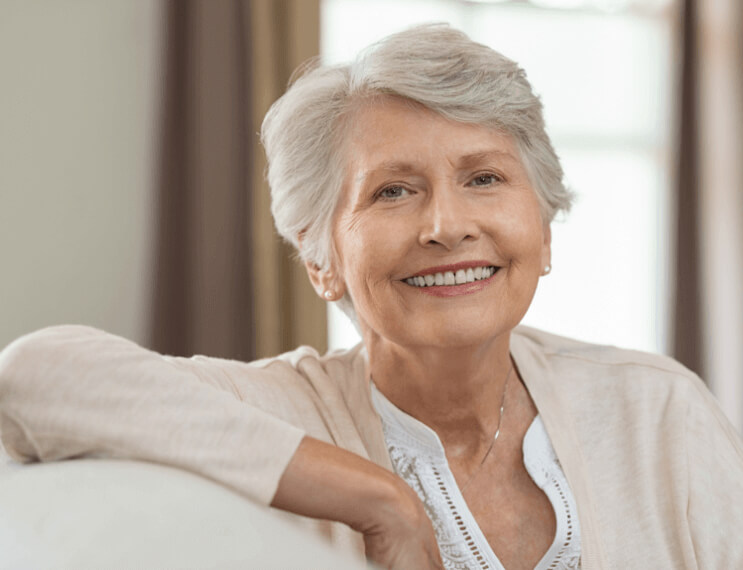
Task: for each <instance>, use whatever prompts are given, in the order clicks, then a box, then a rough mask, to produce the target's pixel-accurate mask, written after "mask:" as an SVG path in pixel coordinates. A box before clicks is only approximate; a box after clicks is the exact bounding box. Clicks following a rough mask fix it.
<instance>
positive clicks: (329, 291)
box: [323, 289, 335, 301]
mask: <svg viewBox="0 0 743 570" xmlns="http://www.w3.org/2000/svg"><path fill="white" fill-rule="evenodd" d="M323 297H325V298H326V299H327V300H328V301H332V300H333V299H334V298H335V291H333V290H332V289H325V292H324V293H323Z"/></svg>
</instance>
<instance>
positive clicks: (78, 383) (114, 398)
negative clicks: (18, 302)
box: [0, 326, 743, 570]
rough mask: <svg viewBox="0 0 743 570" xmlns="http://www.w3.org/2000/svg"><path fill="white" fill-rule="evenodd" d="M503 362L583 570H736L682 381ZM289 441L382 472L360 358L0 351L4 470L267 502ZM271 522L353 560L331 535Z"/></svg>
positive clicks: (529, 352)
mask: <svg viewBox="0 0 743 570" xmlns="http://www.w3.org/2000/svg"><path fill="white" fill-rule="evenodd" d="M511 354H512V356H513V358H514V360H515V362H516V365H517V367H518V370H519V372H520V374H521V376H522V378H523V380H524V382H525V384H526V386H527V388H528V389H529V392H530V393H531V396H532V398H533V399H534V402H535V404H536V406H537V408H538V410H539V413H540V414H541V416H542V419H543V421H544V424H545V427H546V428H547V432H548V433H549V436H550V438H551V440H552V443H553V445H554V448H555V451H556V453H557V456H558V458H559V459H560V462H561V464H562V467H563V469H564V472H565V475H566V477H567V480H568V482H569V484H570V486H571V489H572V491H573V493H574V495H575V499H576V503H577V506H578V515H579V519H580V524H581V530H582V544H583V554H582V567H583V568H584V569H585V570H592V569H595V568H617V569H620V568H621V569H628V568H629V569H634V568H641V569H645V568H654V569H655V568H663V569H666V568H705V569H732V568H743V539H741V538H740V533H741V531H742V530H743V445H742V444H741V440H740V437H739V436H738V434H737V433H736V432H735V430H734V429H733V428H732V426H731V425H730V423H729V422H728V421H727V420H726V418H725V417H724V415H723V414H722V412H721V411H720V409H719V408H718V406H717V404H716V402H715V400H714V398H713V397H712V396H711V394H710V393H709V392H708V391H707V389H706V388H705V386H704V384H703V383H702V382H701V381H700V380H699V379H698V378H697V377H695V376H694V375H693V374H692V373H690V372H689V371H688V370H686V369H684V368H683V367H682V366H680V365H679V364H677V363H676V362H674V361H672V360H670V359H668V358H665V357H661V356H656V355H649V354H644V353H640V352H633V351H626V350H620V349H616V348H613V347H605V346H595V345H589V344H585V343H580V342H576V341H572V340H568V339H564V338H560V337H556V336H553V335H549V334H546V333H543V332H539V331H536V330H533V329H529V328H526V327H519V328H518V329H516V331H515V332H514V333H513V335H512V338H511ZM304 434H309V435H311V436H313V437H316V438H319V439H321V440H324V441H328V442H332V443H335V444H337V445H339V446H341V447H343V448H345V449H348V450H350V451H353V452H354V453H357V454H359V455H361V456H362V457H365V458H368V459H370V460H372V461H374V462H375V463H377V464H379V465H382V466H385V467H387V468H388V469H389V468H390V461H389V457H388V455H387V450H386V447H385V442H384V437H383V433H382V427H381V423H380V419H379V417H378V416H377V414H376V412H375V411H374V408H373V407H372V404H371V401H370V389H369V380H368V374H367V364H366V359H365V352H364V351H363V349H362V348H360V347H357V348H355V349H352V350H350V351H341V352H335V353H330V354H328V355H325V356H322V357H321V356H319V355H318V354H317V353H316V352H315V351H314V350H312V349H310V348H307V347H302V348H299V349H297V350H295V351H293V352H289V353H286V354H283V355H281V356H279V357H277V358H272V359H266V360H261V361H257V362H252V363H243V362H236V361H229V360H221V359H215V358H207V357H203V356H195V357H193V358H190V359H186V358H174V357H167V356H161V355H159V354H156V353H153V352H150V351H147V350H145V349H142V348H141V347H139V346H137V345H136V344H134V343H132V342H129V341H127V340H125V339H122V338H119V337H116V336H113V335H110V334H106V333H104V332H101V331H98V330H95V329H91V328H87V327H81V326H62V327H54V328H49V329H44V330H41V331H38V332H35V333H33V334H30V335H27V336H25V337H22V338H20V339H18V340H17V341H15V342H14V343H11V344H10V345H9V346H8V347H6V348H5V350H3V352H2V353H0V436H1V437H2V441H3V444H4V445H5V447H6V449H7V450H8V452H9V453H10V454H11V455H12V457H13V458H15V459H17V460H19V461H35V460H42V461H51V460H58V459H65V458H71V457H80V456H88V457H91V456H92V457H114V458H137V459H142V460H146V461H153V462H158V463H164V464H168V465H173V466H177V467H181V468H183V469H187V470H189V471H192V472H195V473H198V474H201V475H203V476H205V477H209V478H211V479H214V480H215V481H218V482H220V483H221V484H224V485H227V486H229V487H231V488H233V489H235V490H237V491H238V492H240V493H242V494H243V495H245V496H247V497H249V498H251V499H253V500H255V501H258V502H260V503H263V504H269V503H270V502H271V499H272V497H273V495H274V493H275V491H276V487H277V484H278V480H279V478H280V476H281V474H282V473H283V471H284V469H285V467H286V465H287V464H288V462H289V460H290V459H291V457H292V455H293V453H294V451H295V450H296V448H297V446H298V445H299V442H300V440H301V438H302V437H303V435H304ZM284 516H287V517H290V518H292V519H294V520H298V521H300V522H301V524H304V525H306V526H308V527H310V528H311V529H312V530H313V531H314V532H317V533H321V534H323V535H325V536H327V537H329V538H330V539H331V540H332V541H333V542H334V543H335V544H337V545H338V547H340V548H344V549H346V548H353V549H355V550H356V551H357V552H361V551H363V543H362V542H361V540H360V537H359V535H357V534H356V533H355V532H353V531H351V530H350V529H348V528H347V527H345V526H344V525H341V524H339V523H328V522H325V521H315V520H311V519H302V518H301V517H296V516H294V515H289V514H285V515H284ZM300 519H301V520H300Z"/></svg>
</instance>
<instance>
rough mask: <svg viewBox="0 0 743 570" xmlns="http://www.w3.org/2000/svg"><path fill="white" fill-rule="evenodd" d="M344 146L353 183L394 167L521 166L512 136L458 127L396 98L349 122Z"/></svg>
mask: <svg viewBox="0 0 743 570" xmlns="http://www.w3.org/2000/svg"><path fill="white" fill-rule="evenodd" d="M344 146H345V149H344V150H345V153H346V161H345V163H346V166H347V172H346V174H347V176H348V175H350V176H351V177H352V178H353V179H358V178H359V177H361V178H365V177H366V176H367V175H368V174H369V172H371V171H374V170H378V169H380V168H382V169H388V170H389V169H392V170H394V167H395V166H396V165H397V166H399V167H401V168H404V167H405V166H406V165H407V166H409V167H411V168H414V167H416V166H418V167H421V168H423V167H425V166H431V165H437V164H442V162H441V161H444V163H446V164H458V163H460V162H464V163H467V162H469V163H471V162H476V161H477V159H478V158H482V159H485V158H489V159H493V158H495V157H497V158H498V159H499V160H500V161H503V162H512V163H518V165H520V163H521V161H520V159H519V158H518V152H517V150H516V148H515V144H514V142H513V139H512V137H511V136H510V135H507V134H505V133H503V132H500V131H498V130H496V129H493V128H489V127H485V126H481V125H475V124H471V123H461V122H457V121H454V120H451V119H448V118H446V117H443V116H442V115H439V114H438V113H435V112H433V111H431V110H430V109H427V108H425V107H423V106H422V105H420V104H417V103H414V102H411V101H408V100H404V99H400V98H396V97H385V98H381V99H377V100H374V101H372V102H367V103H364V104H362V105H360V106H359V107H358V108H357V109H356V110H355V111H354V113H353V116H352V117H351V119H350V121H349V124H348V131H347V136H346V137H345V145H344ZM465 165H466V164H465Z"/></svg>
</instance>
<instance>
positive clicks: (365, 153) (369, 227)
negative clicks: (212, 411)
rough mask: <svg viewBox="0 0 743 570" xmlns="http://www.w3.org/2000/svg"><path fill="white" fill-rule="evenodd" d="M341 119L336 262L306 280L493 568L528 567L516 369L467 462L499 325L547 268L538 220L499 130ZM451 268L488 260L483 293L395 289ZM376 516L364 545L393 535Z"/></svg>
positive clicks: (547, 510) (366, 111)
mask: <svg viewBox="0 0 743 570" xmlns="http://www.w3.org/2000/svg"><path fill="white" fill-rule="evenodd" d="M351 121H352V123H351V124H350V128H349V129H348V132H349V133H350V134H349V136H348V139H347V141H346V142H347V144H346V145H344V149H345V151H346V153H347V154H346V156H347V165H348V166H347V169H346V172H345V173H344V175H345V178H344V181H345V183H344V190H343V195H342V198H341V201H340V204H339V206H338V208H337V210H336V212H335V216H334V241H335V246H336V252H337V259H336V260H335V263H334V264H333V266H332V267H331V268H329V269H328V270H325V271H321V270H320V269H318V268H317V267H314V266H312V265H308V272H309V275H310V279H311V280H312V282H313V284H314V286H315V288H316V290H317V291H318V294H320V295H321V296H323V293H324V292H325V291H326V290H328V289H331V290H333V291H334V293H335V298H336V299H337V298H339V297H340V296H341V295H343V294H344V292H346V291H348V292H349V293H350V294H351V297H352V298H353V300H354V306H355V308H356V312H357V315H358V318H359V322H360V326H361V330H362V336H363V339H364V343H365V345H366V347H367V350H368V352H369V361H370V369H371V374H372V377H373V378H374V382H375V384H376V385H377V387H378V388H379V389H380V390H381V391H382V393H384V395H385V396H386V397H387V398H388V399H389V400H390V401H391V402H392V403H394V404H395V405H396V406H397V407H399V408H400V409H402V410H403V411H405V412H406V413H408V414H410V415H411V416H413V417H415V418H417V419H418V420H420V421H422V422H423V423H425V424H426V425H428V426H430V427H431V428H432V429H434V430H435V431H436V433H437V434H438V436H439V438H440V439H441V441H442V443H443V445H444V448H445V451H446V454H447V458H448V459H449V463H450V467H451V469H452V472H453V473H454V476H455V478H456V479H457V481H458V483H459V484H460V486H463V485H464V484H465V483H467V487H466V492H465V495H464V496H465V498H466V499H467V500H468V504H469V507H470V509H471V511H472V513H473V515H474V516H475V519H476V520H477V522H478V524H479V525H480V527H481V529H482V530H483V533H484V534H485V536H486V538H487V539H488V541H489V543H490V545H491V547H492V548H493V550H494V551H495V553H496V554H497V556H498V557H499V558H500V560H501V562H503V564H504V565H505V566H506V567H507V568H509V569H510V568H533V567H534V566H535V564H536V563H537V562H538V561H539V560H540V559H541V557H542V555H543V554H544V552H545V551H546V550H547V548H548V547H549V545H550V544H551V543H552V540H553V538H554V533H555V520H554V514H553V511H552V508H551V505H550V503H549V501H548V499H547V497H546V496H545V495H544V494H543V493H542V492H541V490H540V489H539V488H538V487H536V485H535V484H534V483H533V482H532V480H531V478H530V477H529V475H528V473H527V472H526V469H525V468H524V465H523V457H522V450H521V449H522V443H523V437H524V434H525V433H526V430H527V428H528V427H529V425H530V423H531V421H532V420H533V419H534V417H535V415H536V413H537V411H536V408H535V406H534V404H533V402H532V400H531V397H530V396H529V394H528V392H527V390H526V388H525V387H524V385H523V383H522V382H521V381H520V378H519V376H518V371H517V370H515V371H514V373H513V377H512V378H511V381H510V382H509V384H508V390H507V392H506V394H505V398H506V400H505V401H506V408H505V412H504V417H503V420H502V423H501V435H500V438H499V439H498V441H497V443H496V445H495V447H494V448H493V450H492V452H491V453H490V454H489V455H488V456H487V459H486V461H485V463H483V464H482V465H481V462H482V459H483V457H485V454H486V452H487V450H488V447H489V446H490V441H491V438H492V437H493V434H494V432H495V429H496V426H497V425H498V420H499V409H500V402H501V399H502V397H503V394H504V385H505V380H506V377H507V374H508V371H509V369H510V368H511V366H512V362H511V359H510V355H509V341H510V333H511V330H512V329H513V328H514V327H515V326H516V325H517V324H518V323H519V322H520V321H521V319H522V317H523V316H524V314H525V313H526V310H527V309H528V307H529V304H530V303H531V300H532V298H533V295H534V292H535V289H536V286H537V283H538V281H539V277H540V276H541V275H542V274H543V272H544V268H545V266H547V265H548V264H549V263H550V238H551V236H550V231H549V225H548V224H546V223H544V221H543V220H542V217H541V213H540V208H539V203H538V201H537V197H536V194H535V192H534V189H533V188H532V186H531V184H530V181H529V179H528V176H527V174H526V171H525V169H524V166H523V164H522V162H521V160H520V157H519V154H518V152H517V150H516V148H515V145H514V143H513V141H512V139H511V138H510V137H509V136H508V135H504V134H502V133H499V132H497V131H495V130H492V129H487V128H484V127H480V126H476V125H468V124H463V123H457V122H454V121H451V120H448V119H445V118H443V117H441V116H440V115H437V114H435V113H433V112H431V111H429V110H427V109H425V108H423V107H421V106H419V105H416V104H413V103H411V102H408V101H404V100H400V99H397V98H392V97H385V98H382V99H377V100H374V101H371V102H367V103H365V104H363V105H361V106H360V107H359V108H358V109H357V110H356V112H355V114H354V115H353V117H352V118H351ZM461 262H476V264H478V265H492V266H496V267H498V268H499V269H498V271H497V272H496V273H495V275H494V276H493V277H492V278H491V279H489V280H488V282H487V284H485V285H484V286H477V287H473V286H461V287H460V288H456V287H455V288H449V289H448V290H447V293H446V295H432V294H430V291H425V290H423V289H420V288H416V287H414V286H411V285H409V284H408V283H406V282H405V280H406V279H407V278H409V277H411V276H413V275H419V274H423V273H426V272H427V270H428V269H430V268H432V267H438V266H442V265H443V266H445V265H449V264H456V263H461ZM428 272H430V271H428ZM301 450H302V447H300V451H301ZM310 461H311V460H310ZM290 469H291V466H290ZM287 471H290V470H287ZM371 479H373V477H371ZM395 484H398V483H395ZM403 484H404V483H403ZM393 486H394V485H393ZM280 491H281V486H280ZM389 496H391V497H392V498H390V500H391V501H393V502H394V501H395V500H402V502H403V503H405V501H407V500H408V499H409V496H407V495H405V498H404V499H400V498H399V497H398V498H397V499H395V498H394V496H395V493H391V494H390V495H389ZM361 500H362V501H363V500H364V499H363V498H362V499H361ZM393 511H394V509H393ZM401 512H407V513H409V514H410V516H411V517H412V518H415V517H416V513H417V512H418V511H417V509H410V507H409V505H406V506H405V508H403V509H401ZM365 516H370V517H371V518H370V519H369V520H374V519H375V517H376V515H375V514H374V513H372V514H370V515H365ZM401 516H402V517H403V518H405V516H404V515H401ZM380 518H382V519H384V517H383V516H380ZM411 520H412V519H411ZM374 524H375V525H376V526H375V528H376V529H377V533H378V536H377V539H376V540H377V541H378V542H383V541H381V540H379V538H378V537H379V536H381V535H387V536H388V537H390V536H392V535H393V534H394V532H395V530H394V529H393V527H394V525H393V524H392V523H390V521H389V520H388V519H386V522H383V523H379V524H376V523H374ZM403 526H404V525H403ZM427 526H428V528H430V524H428V525H427ZM386 529H387V530H386ZM421 540H422V541H423V542H420V541H421ZM427 540H430V533H428V532H424V533H422V534H421V535H418V536H416V537H414V538H411V539H410V542H409V543H408V544H407V546H406V547H405V548H404V549H403V550H404V551H406V552H407V551H409V552H418V553H427V552H429V551H430V549H431V545H430V544H428V543H427V542H426V541H427ZM398 542H399V540H398ZM421 556H427V554H426V555H423V554H421ZM371 557H372V558H373V559H375V560H377V561H378V562H380V563H381V564H382V565H385V566H387V567H404V566H396V565H395V563H394V561H393V560H392V558H384V556H382V557H379V556H374V555H372V556H371ZM407 563H408V564H413V565H410V566H408V567H416V568H418V567H419V568H429V567H430V568H434V567H438V566H437V564H439V562H438V560H436V559H434V560H433V561H431V560H430V559H429V560H427V561H426V560H424V558H420V559H416V560H413V559H410V560H408V561H407Z"/></svg>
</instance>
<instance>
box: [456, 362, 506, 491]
mask: <svg viewBox="0 0 743 570" xmlns="http://www.w3.org/2000/svg"><path fill="white" fill-rule="evenodd" d="M511 372H513V362H511V367H510V368H509V369H508V374H507V375H506V381H505V382H504V383H503V396H501V401H500V415H499V416H498V427H497V428H496V429H495V434H494V435H493V437H492V439H491V440H490V447H488V450H487V451H486V452H485V455H483V457H482V460H481V461H480V464H479V465H478V466H477V467H476V468H475V470H474V471H473V472H472V475H470V477H469V479H467V482H466V483H465V484H464V485H462V487H460V489H459V492H460V493H462V494H464V490H465V489H466V488H467V486H468V485H469V484H470V483H471V482H472V479H474V478H475V475H477V474H478V473H479V472H480V469H481V468H482V466H483V465H484V464H485V460H486V459H487V458H488V456H489V455H490V452H491V451H493V447H494V446H495V442H496V441H498V436H499V435H500V424H501V422H502V421H503V410H504V409H505V406H506V391H507V390H508V381H509V380H510V379H511Z"/></svg>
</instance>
